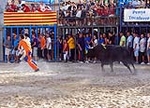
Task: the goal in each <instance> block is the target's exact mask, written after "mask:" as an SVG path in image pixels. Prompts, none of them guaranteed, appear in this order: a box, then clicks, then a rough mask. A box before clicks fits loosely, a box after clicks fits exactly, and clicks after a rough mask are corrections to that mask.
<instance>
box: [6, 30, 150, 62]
mask: <svg viewBox="0 0 150 108" xmlns="http://www.w3.org/2000/svg"><path fill="white" fill-rule="evenodd" d="M18 37H19V36H17V34H15V33H14V34H13V38H10V35H8V36H7V39H6V40H5V41H4V46H5V48H6V50H5V55H6V57H7V61H11V59H12V58H13V60H15V61H14V62H19V59H18V58H19V54H18V53H17V48H16V47H17V43H18V42H19V38H18ZM25 37H28V34H25ZM30 42H31V45H32V48H33V58H34V60H36V61H38V60H46V61H53V60H54V54H55V53H54V47H55V46H56V47H57V60H59V61H64V62H68V61H70V62H75V61H79V62H80V63H89V62H91V61H92V62H94V63H95V62H96V61H97V60H96V58H94V59H93V58H86V53H87V52H88V50H89V49H91V48H93V47H95V46H97V45H98V44H105V45H120V46H123V47H127V49H128V50H129V52H130V55H131V56H133V57H134V58H135V63H137V64H146V63H147V64H150V33H146V34H145V33H140V34H138V33H137V32H128V31H127V32H125V33H123V32H120V33H119V35H117V34H115V33H113V32H107V33H100V34H98V33H97V32H96V31H95V32H94V33H93V34H92V32H81V31H80V32H78V33H77V34H76V35H72V34H71V33H70V34H66V36H64V37H61V36H58V37H57V40H54V34H53V32H46V33H45V34H36V33H35V32H32V38H31V40H30ZM10 58H11V59H10Z"/></svg>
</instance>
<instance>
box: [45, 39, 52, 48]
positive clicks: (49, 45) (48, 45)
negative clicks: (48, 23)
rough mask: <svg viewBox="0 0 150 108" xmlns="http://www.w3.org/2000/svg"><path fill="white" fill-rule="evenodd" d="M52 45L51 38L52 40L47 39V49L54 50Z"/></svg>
mask: <svg viewBox="0 0 150 108" xmlns="http://www.w3.org/2000/svg"><path fill="white" fill-rule="evenodd" d="M51 43H52V40H51V38H50V37H47V38H46V48H47V49H49V50H51V49H52V45H51Z"/></svg>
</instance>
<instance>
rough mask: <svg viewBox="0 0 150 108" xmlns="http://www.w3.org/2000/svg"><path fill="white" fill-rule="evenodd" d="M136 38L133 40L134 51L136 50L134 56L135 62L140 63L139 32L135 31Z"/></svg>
mask: <svg viewBox="0 0 150 108" xmlns="http://www.w3.org/2000/svg"><path fill="white" fill-rule="evenodd" d="M133 36H134V40H133V51H134V56H135V61H136V62H135V63H137V64H138V63H139V40H140V38H139V36H138V34H136V33H134V34H133Z"/></svg>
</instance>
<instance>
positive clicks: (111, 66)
mask: <svg viewBox="0 0 150 108" xmlns="http://www.w3.org/2000/svg"><path fill="white" fill-rule="evenodd" d="M110 69H111V72H114V69H113V63H110Z"/></svg>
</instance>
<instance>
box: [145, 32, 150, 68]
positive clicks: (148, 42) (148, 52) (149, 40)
mask: <svg viewBox="0 0 150 108" xmlns="http://www.w3.org/2000/svg"><path fill="white" fill-rule="evenodd" d="M147 37H148V40H147V48H146V51H147V59H148V63H147V64H148V65H150V33H148V34H147Z"/></svg>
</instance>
